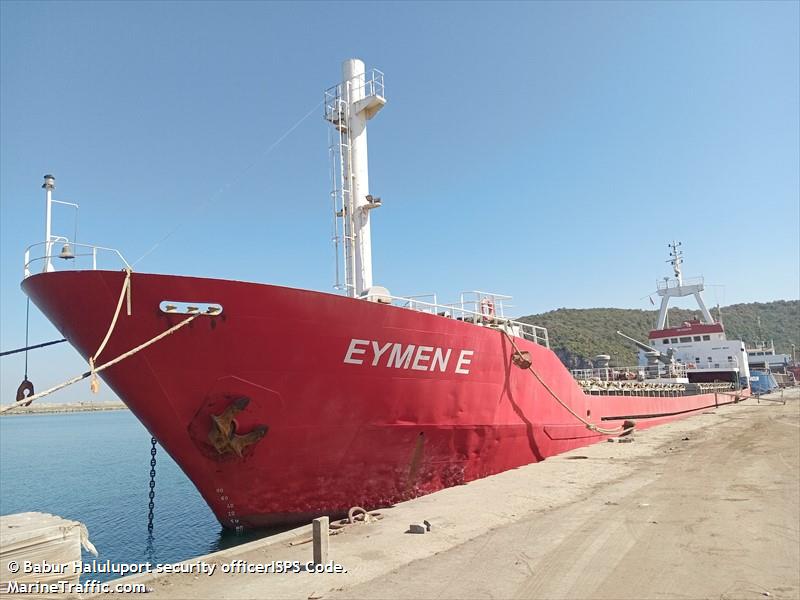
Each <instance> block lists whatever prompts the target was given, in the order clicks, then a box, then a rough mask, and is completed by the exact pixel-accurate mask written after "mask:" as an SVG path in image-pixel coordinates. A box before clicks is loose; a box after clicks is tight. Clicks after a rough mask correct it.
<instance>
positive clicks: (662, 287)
mask: <svg viewBox="0 0 800 600" xmlns="http://www.w3.org/2000/svg"><path fill="white" fill-rule="evenodd" d="M680 245H681V243H680V242H675V241H673V242H672V243H671V244H667V247H668V248H670V253H669V260H667V262H668V263H670V264H671V265H672V270H673V272H674V273H675V279H670V278H669V277H665V278H664V279H663V280H662V281H659V282H658V284H657V287H658V289H657V293H658V295H659V296H661V309H660V310H659V311H658V321H657V322H656V329H664V328H665V327H666V326H667V311H668V310H669V300H670V298H683V297H684V296H694V299H695V300H696V301H697V306H698V307H699V308H700V312H701V313H702V315H703V322H704V323H707V324H709V325H712V324H713V323H714V317H712V316H711V313H710V312H708V308H706V303H705V302H704V301H703V290H704V289H705V286H704V284H703V278H702V277H698V278H697V279H694V280H691V279H690V280H689V281H687V282H684V280H683V272H682V270H681V265H682V264H683V251H682V250H679V249H678V248H680Z"/></svg>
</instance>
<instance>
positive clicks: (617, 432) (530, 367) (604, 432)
mask: <svg viewBox="0 0 800 600" xmlns="http://www.w3.org/2000/svg"><path fill="white" fill-rule="evenodd" d="M500 331H501V332H502V333H503V335H505V336H506V337H507V338H508V341H509V342H511V346H512V347H513V348H514V351H515V352H516V353H518V354H520V355H521V354H522V351H521V350H520V349H519V347H518V346H517V344H516V343H515V342H514V338H512V337H511V335H510V334H509V333H508V332H507V331H506V330H505V329H500ZM527 370H528V371H530V372H531V373H533V376H534V377H536V379H537V380H538V381H539V383H541V384H542V387H544V389H546V390H547V391H548V392H549V393H550V395H551V396H552V397H553V399H554V400H555V401H556V402H558V403H559V404H560V405H561V406H563V407H564V408H565V409H566V410H567V412H569V413H570V414H571V415H572V416H573V417H575V418H576V419H578V421H580V422H581V423H583V424H584V425H585V426H586V429H588V430H589V431H596V432H597V433H599V434H601V435H625V434H627V433H629V432H631V431H633V430H634V429H635V428H636V426H635V425H633V426H630V427H625V426H624V425H620V426H619V427H615V428H614V429H605V428H603V427H599V426H597V425H595V424H594V423H591V422H589V421H587V420H586V419H584V418H583V417H581V416H580V415H579V414H578V413H576V412H575V411H574V410H572V408H570V407H569V406H568V405H567V403H566V402H564V401H563V400H562V399H561V398H559V397H558V394H556V393H555V392H554V391H553V390H552V388H551V387H550V386H549V385H547V383H545V382H544V380H543V379H542V378H541V376H540V375H539V373H537V372H536V371H535V370H534V368H533V364H530V365H528V367H527Z"/></svg>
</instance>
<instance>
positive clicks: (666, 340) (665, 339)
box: [661, 338, 669, 344]
mask: <svg viewBox="0 0 800 600" xmlns="http://www.w3.org/2000/svg"><path fill="white" fill-rule="evenodd" d="M661 343H662V344H669V340H668V339H667V338H664V340H663V341H662V342H661Z"/></svg>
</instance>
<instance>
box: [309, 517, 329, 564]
mask: <svg viewBox="0 0 800 600" xmlns="http://www.w3.org/2000/svg"><path fill="white" fill-rule="evenodd" d="M311 533H312V536H313V544H314V564H315V565H322V564H325V563H327V562H328V517H320V518H319V519H314V520H313V521H312V522H311Z"/></svg>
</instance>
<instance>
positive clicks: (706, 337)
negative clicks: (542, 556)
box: [703, 335, 711, 342]
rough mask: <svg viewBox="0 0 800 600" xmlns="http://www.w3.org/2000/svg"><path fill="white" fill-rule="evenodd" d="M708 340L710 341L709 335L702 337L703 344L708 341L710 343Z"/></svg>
mask: <svg viewBox="0 0 800 600" xmlns="http://www.w3.org/2000/svg"><path fill="white" fill-rule="evenodd" d="M710 340H711V336H710V335H704V336H703V341H704V342H708V341H710Z"/></svg>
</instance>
